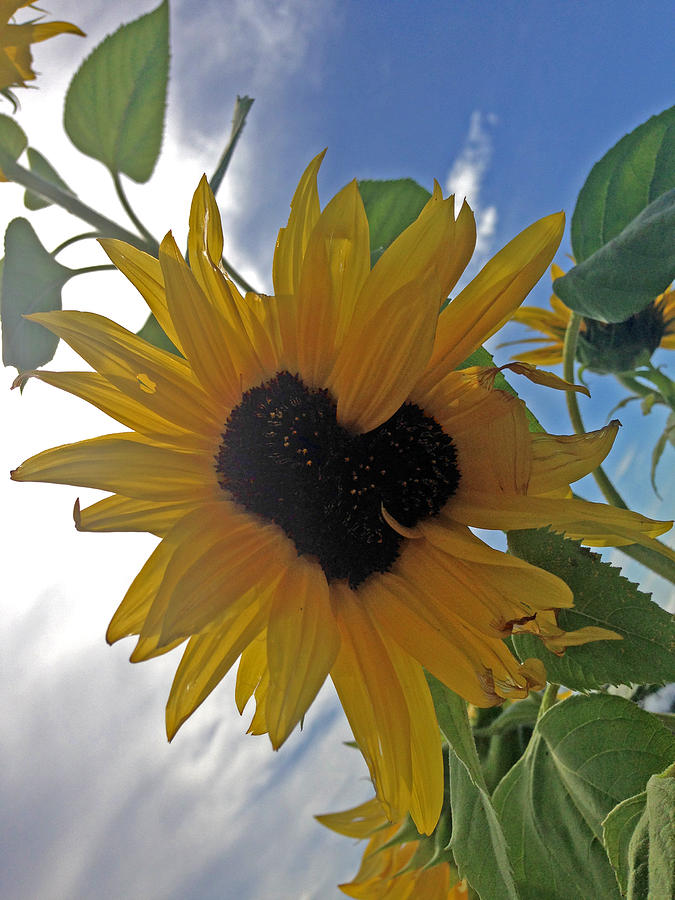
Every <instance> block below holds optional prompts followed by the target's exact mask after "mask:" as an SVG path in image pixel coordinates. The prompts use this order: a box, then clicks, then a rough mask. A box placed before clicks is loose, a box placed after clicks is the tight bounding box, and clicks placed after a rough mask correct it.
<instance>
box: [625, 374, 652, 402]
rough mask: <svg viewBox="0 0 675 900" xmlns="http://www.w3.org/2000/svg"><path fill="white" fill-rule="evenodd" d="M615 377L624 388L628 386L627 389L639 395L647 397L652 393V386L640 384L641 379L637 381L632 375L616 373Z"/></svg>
mask: <svg viewBox="0 0 675 900" xmlns="http://www.w3.org/2000/svg"><path fill="white" fill-rule="evenodd" d="M616 379H617V381H618V382H619V383H620V384H622V385H623V386H624V387H625V388H628V390H629V391H632V392H633V393H634V394H638V395H639V396H640V397H649V396H651V395H652V394H653V393H654V390H653V388H650V387H647V385H646V384H642V382H641V381H638V380H637V378H633V376H632V375H617V376H616Z"/></svg>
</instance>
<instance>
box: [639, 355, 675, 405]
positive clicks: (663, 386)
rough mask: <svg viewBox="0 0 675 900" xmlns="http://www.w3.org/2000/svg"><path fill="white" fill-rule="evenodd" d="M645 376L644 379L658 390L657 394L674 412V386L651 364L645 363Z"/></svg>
mask: <svg viewBox="0 0 675 900" xmlns="http://www.w3.org/2000/svg"><path fill="white" fill-rule="evenodd" d="M646 369H647V374H645V375H644V377H645V378H649V380H650V381H652V382H653V383H654V384H655V385H656V387H657V388H658V390H659V393H660V394H661V396H662V397H663V399H664V400H665V401H666V403H667V404H668V406H669V407H670V408H671V409H674V410H675V385H674V384H673V382H672V381H671V380H670V378H668V376H667V375H664V374H663V372H659V370H658V369H657V368H655V367H654V366H653V365H652V364H651V362H648V363H647V366H646Z"/></svg>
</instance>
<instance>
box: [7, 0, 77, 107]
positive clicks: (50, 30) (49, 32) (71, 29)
mask: <svg viewBox="0 0 675 900" xmlns="http://www.w3.org/2000/svg"><path fill="white" fill-rule="evenodd" d="M28 7H31V8H32V9H33V10H34V11H36V12H41V10H39V9H38V7H37V6H34V4H33V3H24V2H22V0H0V91H4V90H6V89H7V88H12V87H26V82H27V81H32V80H33V79H34V78H35V77H36V76H35V72H34V71H33V69H32V63H33V56H32V54H31V50H30V45H31V44H37V43H39V41H46V40H48V39H49V38H51V37H55V36H56V35H57V34H65V33H69V34H79V35H82V36H84V32H83V31H80V29H79V28H78V27H77V25H71V24H70V23H69V22H38V21H36V20H31V21H30V22H25V23H23V24H15V23H13V22H11V21H10V20H11V19H12V18H13V16H14V14H15V13H16V12H17V10H19V9H26V8H28Z"/></svg>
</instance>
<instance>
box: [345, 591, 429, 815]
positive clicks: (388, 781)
mask: <svg viewBox="0 0 675 900" xmlns="http://www.w3.org/2000/svg"><path fill="white" fill-rule="evenodd" d="M331 592H332V594H333V598H334V604H335V609H336V611H337V621H338V627H339V629H340V636H341V645H340V652H339V653H338V656H337V659H336V661H335V664H334V665H333V669H332V671H331V677H332V679H333V683H334V684H335V689H336V691H337V693H338V696H339V698H340V702H341V703H342V707H343V709H344V711H345V713H346V715H347V719H348V720H349V724H350V726H351V729H352V731H353V733H354V737H355V738H356V741H357V743H358V745H359V748H360V750H361V752H362V753H363V755H364V758H365V760H366V763H367V765H368V769H369V770H370V775H371V778H372V780H373V784H374V786H375V790H376V792H377V796H378V798H379V800H380V802H381V803H382V806H383V807H384V810H385V813H386V815H387V816H388V817H389V819H390V820H395V819H400V818H402V817H403V816H404V815H405V814H406V813H407V811H408V809H409V808H410V792H411V789H412V756H411V747H410V717H409V714H408V707H407V704H406V700H405V695H404V694H403V690H402V688H401V683H400V681H399V679H398V676H397V674H396V670H395V669H394V666H393V664H392V662H391V659H390V657H389V654H388V653H387V650H386V648H385V646H384V644H383V642H382V639H381V638H380V636H379V634H378V632H377V629H376V628H375V626H374V625H373V623H372V621H371V619H370V617H369V616H368V615H367V613H366V612H365V610H364V608H363V605H362V604H361V602H360V598H357V597H356V596H355V595H354V594H353V592H352V591H350V590H349V588H347V586H346V585H345V584H343V583H342V582H336V583H335V584H333V585H331Z"/></svg>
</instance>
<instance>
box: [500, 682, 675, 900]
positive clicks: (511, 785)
mask: <svg viewBox="0 0 675 900" xmlns="http://www.w3.org/2000/svg"><path fill="white" fill-rule="evenodd" d="M674 753H675V736H673V735H672V734H670V732H669V731H668V730H667V729H666V728H664V727H663V726H662V725H661V724H660V722H659V721H658V719H656V718H655V717H654V716H652V715H650V714H649V713H647V712H645V711H644V710H642V709H640V708H639V707H637V706H636V705H635V704H633V703H631V702H630V701H628V700H624V699H623V698H621V697H615V696H611V695H608V694H593V695H591V696H587V697H584V696H576V697H571V698H569V699H568V700H564V701H562V702H560V703H557V704H556V705H555V706H553V707H552V708H551V709H549V710H548V712H546V713H545V714H544V715H543V716H542V717H541V718H540V719H539V721H538V723H537V727H536V729H535V731H534V734H533V736H532V740H531V741H530V744H529V746H528V748H527V751H526V752H525V755H524V756H523V757H522V759H521V760H520V761H519V762H518V763H517V764H516V765H515V766H514V767H513V769H511V771H510V772H509V773H508V774H507V775H506V776H505V777H504V778H503V779H502V781H501V783H500V784H499V786H498V788H497V790H496V791H495V793H494V797H493V802H494V805H495V809H496V811H497V814H498V815H499V817H500V820H501V822H502V823H503V828H504V834H505V837H506V840H507V842H508V844H509V847H510V848H511V859H512V861H513V866H514V874H515V878H516V885H517V887H518V890H519V891H520V893H521V896H522V897H523V900H543V898H545V900H569V898H570V897H602V898H603V900H618V898H619V896H620V895H619V890H618V886H617V881H616V878H615V875H614V871H613V869H612V867H611V865H610V863H609V859H608V857H607V854H606V853H605V850H604V847H603V845H602V843H601V837H602V827H601V823H602V821H603V820H604V819H605V818H606V816H607V815H608V813H609V812H610V811H611V810H612V809H613V808H614V807H615V806H616V805H617V803H619V802H621V801H622V800H625V799H626V798H628V797H631V796H633V795H635V794H637V793H639V792H640V791H642V790H643V789H644V787H645V785H646V783H647V780H648V778H649V777H650V775H653V774H654V773H656V772H659V771H661V770H662V769H664V768H665V766H667V765H668V764H669V762H670V760H671V759H672V756H673V754H674Z"/></svg>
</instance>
